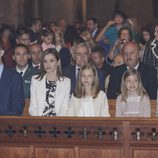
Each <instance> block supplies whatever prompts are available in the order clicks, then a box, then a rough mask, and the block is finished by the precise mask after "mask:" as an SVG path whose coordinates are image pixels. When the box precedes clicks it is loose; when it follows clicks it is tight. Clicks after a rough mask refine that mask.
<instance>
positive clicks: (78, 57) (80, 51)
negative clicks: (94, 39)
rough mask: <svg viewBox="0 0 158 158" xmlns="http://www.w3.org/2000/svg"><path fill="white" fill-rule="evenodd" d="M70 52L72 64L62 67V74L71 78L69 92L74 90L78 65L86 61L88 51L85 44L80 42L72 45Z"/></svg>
mask: <svg viewBox="0 0 158 158" xmlns="http://www.w3.org/2000/svg"><path fill="white" fill-rule="evenodd" d="M72 53H73V54H72V56H73V59H74V65H72V64H71V65H70V66H69V67H66V68H64V69H63V75H64V76H66V77H69V78H70V79H71V93H73V92H74V90H75V86H76V79H77V76H78V72H79V70H80V67H81V66H83V65H85V64H87V63H88V60H89V53H90V52H89V47H88V45H87V44H85V43H80V44H77V45H75V46H74V47H73V52H72Z"/></svg>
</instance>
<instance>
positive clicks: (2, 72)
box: [0, 50, 25, 115]
mask: <svg viewBox="0 0 158 158" xmlns="http://www.w3.org/2000/svg"><path fill="white" fill-rule="evenodd" d="M3 54H4V51H3V50H0V115H22V112H23V108H24V102H25V97H24V89H23V82H22V77H21V76H20V75H19V74H18V73H17V72H16V71H14V70H11V69H9V68H6V67H4V65H3V63H2V56H3Z"/></svg>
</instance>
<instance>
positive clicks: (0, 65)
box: [0, 64, 4, 78]
mask: <svg viewBox="0 0 158 158" xmlns="http://www.w3.org/2000/svg"><path fill="white" fill-rule="evenodd" d="M3 68H4V65H3V64H0V78H1V76H2V71H3Z"/></svg>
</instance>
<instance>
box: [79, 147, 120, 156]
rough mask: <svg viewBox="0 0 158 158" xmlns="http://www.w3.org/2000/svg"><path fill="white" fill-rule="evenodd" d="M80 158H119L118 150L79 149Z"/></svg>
mask: <svg viewBox="0 0 158 158" xmlns="http://www.w3.org/2000/svg"><path fill="white" fill-rule="evenodd" d="M79 155H80V158H121V150H120V149H114V147H113V148H112V149H106V148H105V149H99V148H87V149H84V148H83V149H80V151H79Z"/></svg>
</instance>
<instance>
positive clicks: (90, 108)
mask: <svg viewBox="0 0 158 158" xmlns="http://www.w3.org/2000/svg"><path fill="white" fill-rule="evenodd" d="M68 116H86V117H99V116H105V117H108V116H110V115H109V108H108V101H107V96H106V94H105V93H104V92H103V91H101V90H99V84H98V75H97V70H96V68H95V66H94V65H93V64H91V63H90V64H86V65H84V66H82V67H81V69H80V71H79V76H78V79H77V84H76V89H75V92H74V94H72V96H71V99H70V103H69V107H68Z"/></svg>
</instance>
